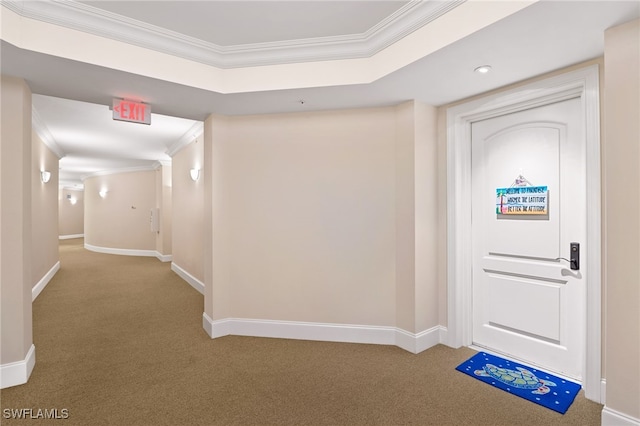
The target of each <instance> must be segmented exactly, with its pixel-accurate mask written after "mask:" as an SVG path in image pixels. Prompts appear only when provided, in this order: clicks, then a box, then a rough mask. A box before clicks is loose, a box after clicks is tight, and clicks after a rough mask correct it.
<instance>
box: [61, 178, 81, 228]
mask: <svg viewBox="0 0 640 426" xmlns="http://www.w3.org/2000/svg"><path fill="white" fill-rule="evenodd" d="M69 197H71V199H74V200H76V203H75V204H72V203H71V201H70V199H69ZM58 212H59V218H58V234H59V235H60V236H61V237H63V236H66V235H82V234H84V190H78V189H69V188H61V189H60V191H59V196H58Z"/></svg>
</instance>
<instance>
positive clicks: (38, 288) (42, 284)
mask: <svg viewBox="0 0 640 426" xmlns="http://www.w3.org/2000/svg"><path fill="white" fill-rule="evenodd" d="M59 270H60V261H57V262H56V264H55V265H53V267H52V268H51V269H49V272H47V273H46V274H44V277H42V279H41V280H40V281H38V284H36V285H35V286H33V288H32V289H31V301H32V302H33V301H34V300H36V297H38V295H39V294H40V293H41V292H42V290H44V288H45V287H46V286H47V284H49V281H51V278H53V276H54V275H55V274H56V272H58V271H59Z"/></svg>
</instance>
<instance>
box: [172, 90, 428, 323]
mask: <svg viewBox="0 0 640 426" xmlns="http://www.w3.org/2000/svg"><path fill="white" fill-rule="evenodd" d="M434 123H435V110H434V109H433V108H430V107H426V106H422V105H419V104H416V103H413V102H411V103H408V104H404V105H401V106H400V107H398V108H380V109H366V110H347V111H331V112H316V113H299V114H280V115H265V116H251V117H216V116H212V117H209V119H208V120H207V121H206V122H205V160H206V161H207V163H206V165H205V167H206V170H208V171H209V173H208V174H207V175H206V183H207V184H208V187H207V188H206V190H205V197H209V200H206V201H205V209H209V210H208V212H207V213H206V215H205V217H206V221H205V229H207V227H208V232H210V233H211V235H212V243H211V245H210V246H209V247H207V251H206V255H205V259H206V261H205V278H206V279H205V284H206V288H205V312H206V313H207V314H208V315H209V316H210V317H211V318H212V319H214V320H215V319H220V318H226V317H237V318H257V319H267V320H268V319H273V320H290V321H309V322H323V323H344V324H364V325H379V326H396V325H397V324H398V323H399V322H400V323H401V325H402V327H406V329H407V330H409V331H420V330H418V329H423V328H426V327H432V326H435V325H437V322H436V321H437V317H438V314H437V294H436V293H435V289H436V276H435V272H432V273H431V274H430V273H429V272H426V273H425V271H424V269H421V267H422V264H420V265H419V267H417V268H416V262H415V261H408V262H406V264H403V269H402V272H401V273H400V274H399V275H398V276H397V275H396V260H397V255H396V252H397V250H404V251H405V252H406V255H402V258H403V259H406V258H408V257H411V256H415V255H416V253H425V254H428V255H430V254H433V251H434V249H435V235H436V234H435V228H433V227H434V225H435V213H436V211H435V208H434V207H433V204H432V203H431V205H430V206H431V207H429V206H427V204H428V203H426V202H425V200H426V199H428V198H429V197H430V196H433V192H434V191H435V188H436V175H435V168H434V167H432V166H433V165H434V164H435V158H436V157H435V148H434V147H435V126H434ZM429 138H430V140H429ZM207 143H210V144H211V146H209V145H207ZM428 145H430V147H427V146H428ZM425 147H427V148H426V149H425ZM418 155H424V159H421V160H420V161H418V162H417V163H416V156H418ZM421 158H422V157H421ZM425 165H426V166H427V167H425ZM174 167H175V164H174ZM426 169H428V172H427V174H426V178H427V181H428V182H427V183H422V182H419V183H417V184H411V185H410V186H409V187H406V186H405V183H406V182H415V181H416V179H419V176H423V177H424V174H423V175H420V173H423V172H424V170H426ZM400 185H402V188H401V191H400V192H397V189H398V187H399V186H400ZM417 194H418V195H417ZM417 198H419V199H420V200H419V201H417V202H416V199H417ZM417 206H418V207H417ZM417 208H420V209H423V211H425V212H426V216H427V217H426V220H425V221H424V222H423V221H421V220H418V219H417V218H416V211H417V210H416V209H417ZM398 212H399V213H398ZM397 214H400V215H401V216H397ZM398 217H400V220H398ZM404 219H406V220H407V222H406V223H405V221H404ZM417 229H419V230H420V238H416V237H414V236H413V234H414V232H417V231H416V230H417ZM397 232H398V233H401V236H400V238H398V239H397V238H396V235H397ZM425 240H427V242H426V243H425ZM430 261H431V260H427V265H428V264H429V262H430ZM421 262H422V259H421ZM207 274H210V275H209V277H210V278H207ZM397 279H400V280H401V281H402V283H403V284H402V288H401V289H398V288H397V287H396V280H397ZM397 295H399V296H400V298H401V299H402V300H401V302H400V303H399V304H396V297H397ZM416 297H421V298H422V300H419V301H418V300H416ZM399 311H402V313H401V314H400V315H399V316H398V315H397V314H398V313H399ZM418 317H419V319H417V318H418Z"/></svg>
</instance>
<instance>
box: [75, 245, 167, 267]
mask: <svg viewBox="0 0 640 426" xmlns="http://www.w3.org/2000/svg"><path fill="white" fill-rule="evenodd" d="M84 248H86V249H87V250H90V251H95V252H96V253H105V254H117V255H120V256H143V257H156V258H158V259H159V260H160V261H162V262H169V261H171V259H172V258H173V256H172V255H170V254H160V252H158V251H157V250H136V249H119V248H111V247H98V246H93V245H91V244H87V243H84Z"/></svg>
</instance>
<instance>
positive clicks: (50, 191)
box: [31, 132, 60, 286]
mask: <svg viewBox="0 0 640 426" xmlns="http://www.w3.org/2000/svg"><path fill="white" fill-rule="evenodd" d="M31 149H32V160H31V214H32V222H31V233H32V234H31V238H32V246H31V247H32V252H31V267H32V270H31V271H32V274H31V285H32V286H35V285H36V284H38V282H39V281H40V280H41V279H42V278H43V277H44V276H45V275H46V274H47V272H49V271H50V270H51V268H53V267H54V266H55V265H56V263H58V261H59V260H60V257H59V255H58V157H57V156H56V155H55V154H54V153H53V152H51V150H50V149H49V148H47V146H46V145H45V144H44V143H43V142H42V140H41V139H40V138H39V137H38V135H37V134H36V133H35V132H33V134H32V147H31ZM41 170H47V171H49V172H51V180H49V182H47V183H44V182H42V179H41V178H40V171H41Z"/></svg>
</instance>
